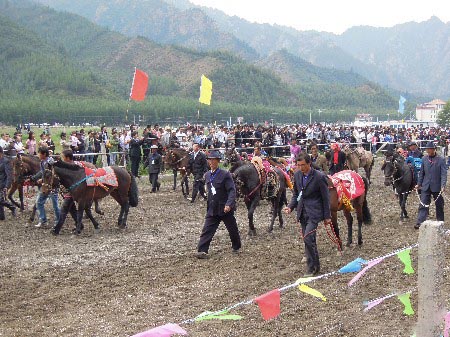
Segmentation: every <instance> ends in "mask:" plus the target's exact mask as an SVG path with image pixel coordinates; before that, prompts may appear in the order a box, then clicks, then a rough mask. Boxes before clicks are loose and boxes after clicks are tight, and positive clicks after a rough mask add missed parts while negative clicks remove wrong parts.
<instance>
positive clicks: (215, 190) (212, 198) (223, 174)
mask: <svg viewBox="0 0 450 337" xmlns="http://www.w3.org/2000/svg"><path fill="white" fill-rule="evenodd" d="M220 157H221V156H220V153H219V151H211V152H210V153H209V155H208V157H207V159H208V164H209V167H210V168H211V170H209V171H208V172H206V173H205V182H206V185H207V188H208V200H207V208H206V217H205V223H204V225H203V230H202V234H201V235H200V240H199V242H198V247H197V248H198V249H197V255H196V256H197V258H199V259H207V258H208V250H209V245H210V244H211V241H212V239H213V237H214V234H215V233H216V230H217V228H218V227H219V224H220V222H221V221H223V223H224V224H225V226H226V228H227V230H228V234H229V235H230V239H231V246H232V249H233V253H239V251H240V249H241V237H240V236H239V229H238V226H237V222H236V218H235V217H234V211H235V210H236V187H235V186H234V181H233V178H232V177H231V174H230V172H228V171H225V170H222V169H220V168H219V162H220Z"/></svg>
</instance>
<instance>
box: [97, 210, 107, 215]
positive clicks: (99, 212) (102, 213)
mask: <svg viewBox="0 0 450 337" xmlns="http://www.w3.org/2000/svg"><path fill="white" fill-rule="evenodd" d="M95 213H97V214H99V215H105V212H102V211H98V212H97V211H95Z"/></svg>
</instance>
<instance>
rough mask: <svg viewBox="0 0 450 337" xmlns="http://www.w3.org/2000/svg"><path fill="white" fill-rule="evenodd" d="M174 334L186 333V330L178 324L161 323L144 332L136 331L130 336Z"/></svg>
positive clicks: (158, 336)
mask: <svg viewBox="0 0 450 337" xmlns="http://www.w3.org/2000/svg"><path fill="white" fill-rule="evenodd" d="M174 334H178V335H187V332H186V331H185V330H184V329H183V328H181V327H180V326H179V325H178V324H174V323H168V324H166V325H161V326H158V327H156V328H153V329H150V330H147V331H145V332H141V333H138V334H137V335H134V336H132V337H170V336H172V335H174Z"/></svg>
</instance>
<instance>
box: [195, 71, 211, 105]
mask: <svg viewBox="0 0 450 337" xmlns="http://www.w3.org/2000/svg"><path fill="white" fill-rule="evenodd" d="M211 96H212V82H211V80H209V79H208V78H207V77H206V76H205V75H202V82H201V85H200V98H199V99H198V101H199V102H200V103H203V104H207V105H211Z"/></svg>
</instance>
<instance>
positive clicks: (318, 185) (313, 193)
mask: <svg viewBox="0 0 450 337" xmlns="http://www.w3.org/2000/svg"><path fill="white" fill-rule="evenodd" d="M296 162H297V167H298V168H299V170H298V171H297V172H295V175H294V178H295V179H294V180H295V185H294V191H293V193H292V199H291V202H290V203H289V205H288V206H287V207H286V208H285V209H284V210H285V212H286V213H288V214H289V213H291V212H292V210H293V209H294V208H296V210H297V221H300V224H301V225H302V235H303V241H304V243H305V254H306V263H307V267H308V270H307V272H306V274H305V277H310V276H314V275H317V274H318V273H319V272H320V262H319V252H318V250H317V242H316V230H317V226H318V225H319V222H320V221H322V220H324V221H325V223H327V224H330V223H331V212H330V194H329V191H328V181H327V177H326V176H325V175H324V174H323V173H322V172H320V171H317V170H315V169H313V168H312V167H311V157H310V156H309V155H308V154H306V153H301V154H300V155H299V156H298V157H297V159H296Z"/></svg>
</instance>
